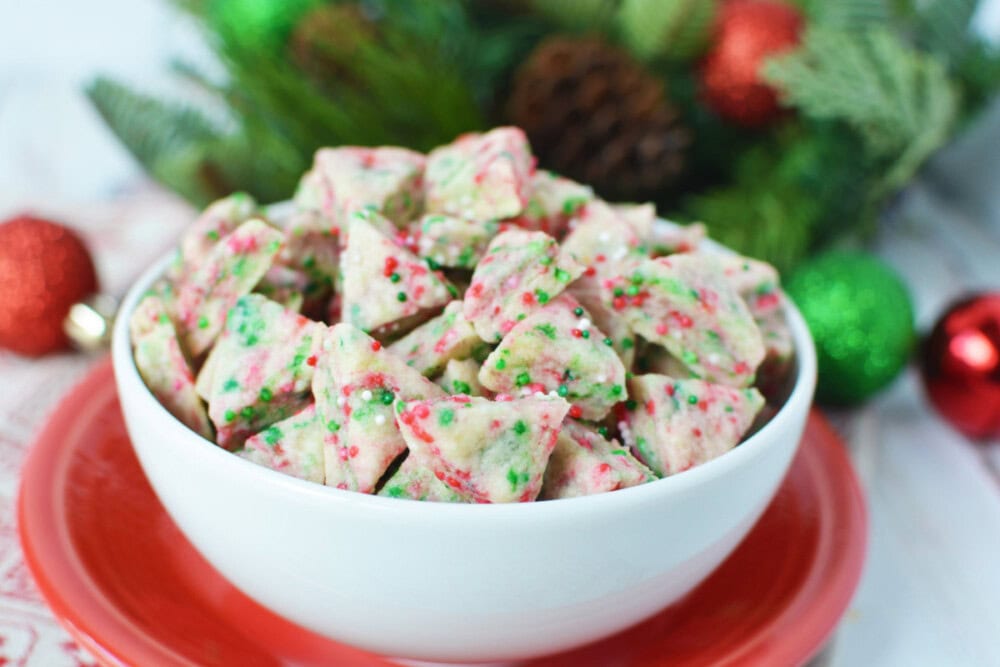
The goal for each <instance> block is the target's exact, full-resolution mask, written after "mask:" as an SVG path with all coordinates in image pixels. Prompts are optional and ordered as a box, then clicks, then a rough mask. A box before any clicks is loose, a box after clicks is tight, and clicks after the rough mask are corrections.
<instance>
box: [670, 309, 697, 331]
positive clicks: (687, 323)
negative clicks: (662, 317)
mask: <svg viewBox="0 0 1000 667" xmlns="http://www.w3.org/2000/svg"><path fill="white" fill-rule="evenodd" d="M670 315H671V316H672V317H673V318H674V319H675V320H676V321H677V324H679V325H680V327H681V328H682V329H690V328H691V327H692V326H694V321H693V320H692V319H691V318H690V317H688V316H687V315H685V314H684V313H679V312H677V311H676V310H675V311H673V312H671V313H670Z"/></svg>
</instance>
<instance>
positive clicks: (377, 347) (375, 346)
mask: <svg viewBox="0 0 1000 667" xmlns="http://www.w3.org/2000/svg"><path fill="white" fill-rule="evenodd" d="M381 349H382V343H380V342H378V341H377V340H373V341H372V352H378V351H379V350H381Z"/></svg>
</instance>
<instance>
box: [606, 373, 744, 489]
mask: <svg viewBox="0 0 1000 667" xmlns="http://www.w3.org/2000/svg"><path fill="white" fill-rule="evenodd" d="M629 391H630V392H631V394H632V400H634V401H635V403H636V407H635V409H634V410H631V411H630V412H628V418H627V424H628V428H627V430H626V432H627V433H628V437H626V441H627V442H628V444H629V445H630V446H632V448H633V449H634V451H635V453H636V455H637V456H638V457H639V458H640V459H641V460H642V461H643V462H645V463H646V465H648V466H649V467H650V468H651V469H652V470H653V471H654V472H656V473H657V474H658V475H673V474H675V473H678V472H682V471H684V470H687V469H688V468H692V467H694V466H696V465H699V464H701V463H704V462H705V461H709V460H711V459H714V458H716V457H717V456H720V455H722V454H724V453H726V452H728V451H729V450H730V449H732V448H733V447H735V446H736V445H737V443H739V441H740V439H741V438H742V437H743V434H744V433H746V431H747V429H749V428H750V426H751V425H752V424H753V421H754V417H755V416H756V415H757V413H758V412H759V411H760V409H761V407H763V405H764V397H763V396H761V395H760V392H758V391H757V390H756V389H753V388H751V389H738V388H736V387H729V386H726V385H721V384H712V383H710V382H705V381H703V380H679V379H676V378H672V377H668V376H666V375H651V374H650V375H637V376H635V377H634V378H632V379H631V380H630V381H629Z"/></svg>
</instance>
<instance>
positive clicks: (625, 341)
mask: <svg viewBox="0 0 1000 667" xmlns="http://www.w3.org/2000/svg"><path fill="white" fill-rule="evenodd" d="M633 347H635V343H634V342H633V341H632V339H631V338H622V349H623V350H631V349H632V348H633Z"/></svg>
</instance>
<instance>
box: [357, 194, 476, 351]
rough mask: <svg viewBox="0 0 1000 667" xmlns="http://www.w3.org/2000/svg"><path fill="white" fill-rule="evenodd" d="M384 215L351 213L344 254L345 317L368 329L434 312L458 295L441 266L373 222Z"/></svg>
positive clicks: (368, 212) (369, 212)
mask: <svg viewBox="0 0 1000 667" xmlns="http://www.w3.org/2000/svg"><path fill="white" fill-rule="evenodd" d="M380 217H381V216H379V214H378V213H375V212H372V211H358V212H355V213H354V214H353V215H352V216H351V220H350V225H349V230H350V232H349V236H348V240H347V248H346V249H345V250H344V254H343V255H342V257H341V273H342V275H343V279H342V280H341V291H340V297H341V317H342V318H343V321H344V322H347V323H348V324H352V325H354V326H356V327H358V328H359V329H362V330H364V331H369V332H370V331H375V330H376V329H378V328H379V327H383V326H385V325H389V324H392V323H393V322H397V321H400V320H403V319H406V318H411V317H414V316H421V317H423V316H426V315H430V314H433V312H434V311H435V310H436V309H438V308H442V307H444V305H445V304H447V303H448V302H449V301H451V300H452V298H454V297H455V296H457V290H455V289H454V287H452V286H451V284H450V283H448V281H447V280H446V279H445V278H444V276H443V275H442V274H441V273H440V271H435V270H433V269H431V268H430V267H429V266H428V264H427V262H425V261H423V260H421V259H419V258H418V257H417V256H416V255H414V254H413V253H411V252H410V251H409V250H407V249H406V248H403V247H402V246H400V245H397V244H396V242H395V241H394V240H393V239H392V238H390V237H388V236H386V235H385V234H382V233H381V232H379V231H378V230H377V229H376V228H375V227H374V226H373V225H372V224H371V220H373V219H376V220H377V219H379V218H380ZM453 292H454V294H453Z"/></svg>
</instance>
